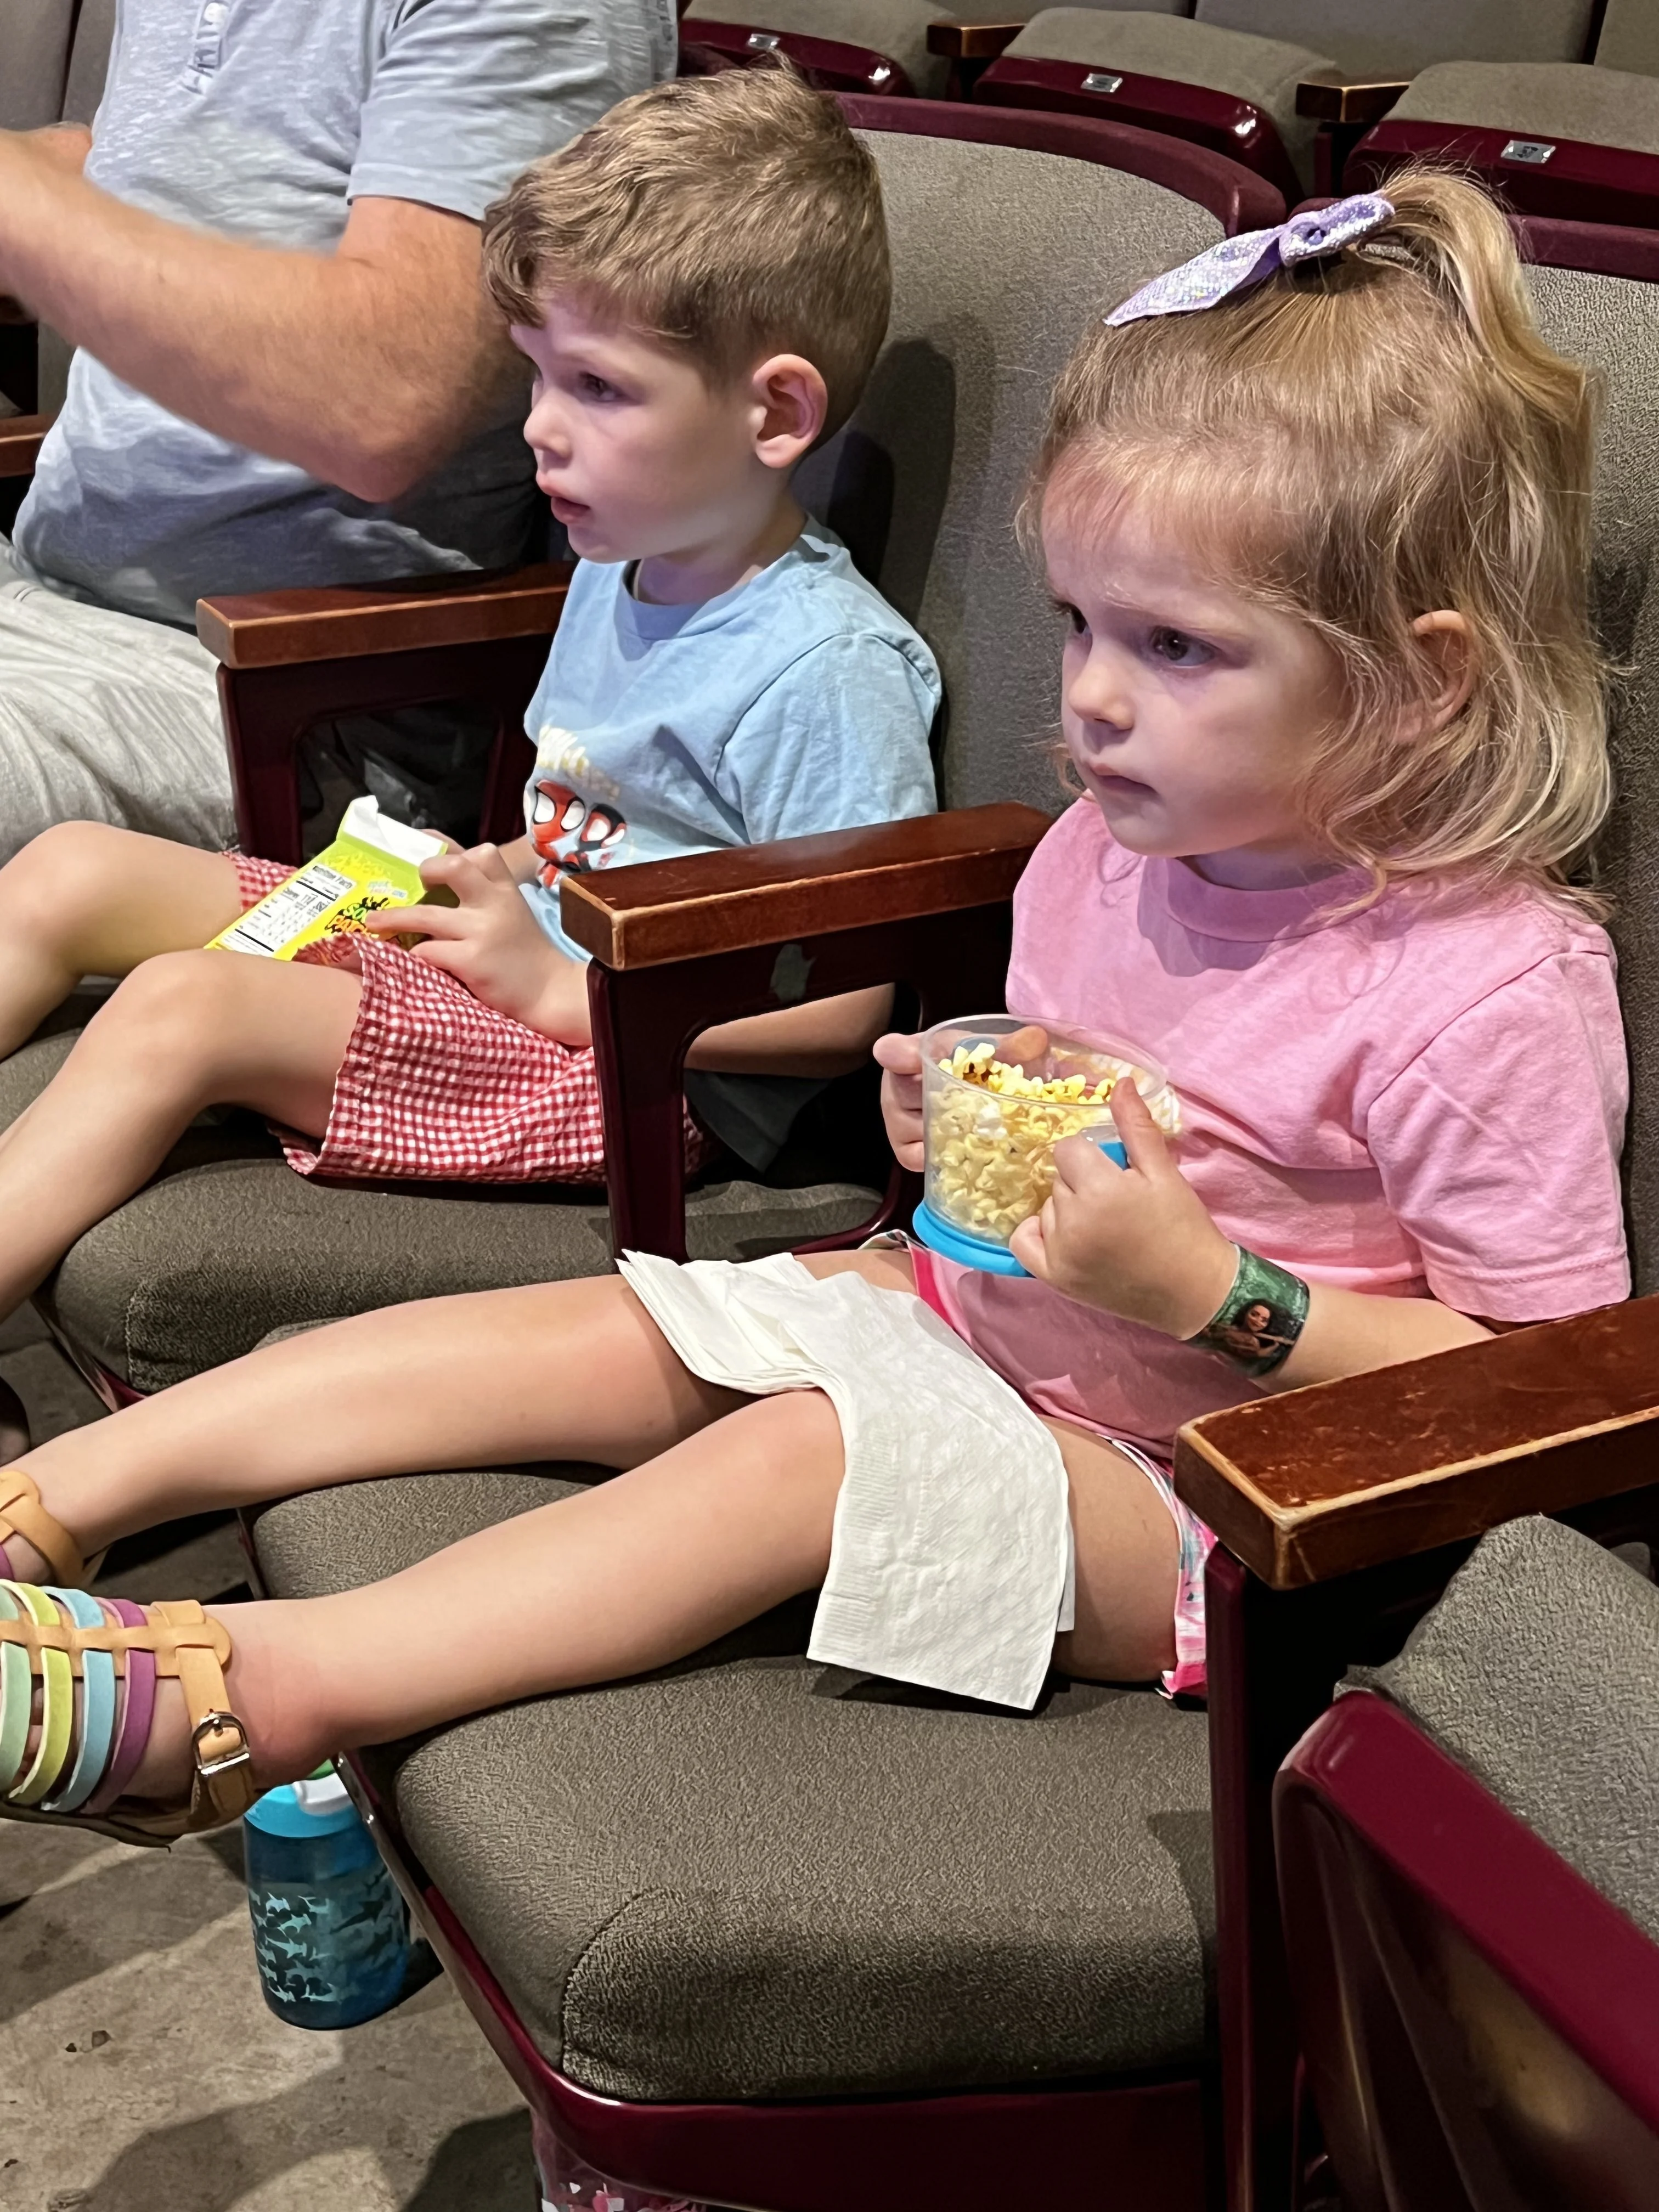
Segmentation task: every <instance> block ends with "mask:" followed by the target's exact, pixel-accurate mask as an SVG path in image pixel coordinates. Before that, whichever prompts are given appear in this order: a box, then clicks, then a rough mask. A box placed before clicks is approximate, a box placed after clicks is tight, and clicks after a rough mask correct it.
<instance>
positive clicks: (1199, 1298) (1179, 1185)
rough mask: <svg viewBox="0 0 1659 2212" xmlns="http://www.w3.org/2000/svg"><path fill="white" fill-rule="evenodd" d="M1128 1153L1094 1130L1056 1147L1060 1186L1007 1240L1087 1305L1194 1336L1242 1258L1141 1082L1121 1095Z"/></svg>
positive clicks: (1048, 1279)
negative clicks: (1175, 1150)
mask: <svg viewBox="0 0 1659 2212" xmlns="http://www.w3.org/2000/svg"><path fill="white" fill-rule="evenodd" d="M1112 1119H1113V1120H1114V1121H1115V1122H1116V1124H1117V1132H1118V1135H1119V1136H1120V1137H1121V1139H1122V1140H1123V1148H1124V1150H1125V1152H1127V1154H1128V1155H1129V1164H1128V1166H1127V1168H1121V1167H1119V1166H1117V1165H1116V1164H1115V1163H1114V1162H1113V1161H1111V1160H1109V1159H1108V1158H1107V1157H1106V1155H1105V1153H1104V1152H1102V1151H1101V1150H1100V1147H1099V1146H1097V1144H1096V1143H1095V1142H1094V1141H1093V1139H1091V1138H1089V1137H1086V1136H1079V1137H1067V1138H1066V1139H1065V1141H1064V1142H1063V1143H1061V1144H1058V1145H1056V1146H1054V1189H1053V1191H1052V1192H1051V1193H1050V1194H1049V1197H1048V1202H1047V1204H1046V1205H1045V1206H1043V1209H1042V1212H1041V1213H1039V1214H1036V1215H1034V1216H1033V1217H1032V1218H1031V1219H1030V1220H1029V1221H1022V1222H1021V1223H1020V1225H1019V1226H1018V1229H1016V1230H1015V1231H1014V1233H1013V1235H1012V1237H1010V1239H1009V1240H1008V1249H1009V1250H1010V1251H1011V1252H1012V1254H1013V1255H1014V1257H1015V1258H1016V1259H1017V1260H1018V1261H1019V1262H1020V1264H1021V1265H1022V1266H1023V1267H1025V1268H1026V1269H1027V1270H1028V1271H1029V1272H1030V1273H1031V1274H1033V1275H1035V1276H1036V1278H1037V1279H1038V1281H1039V1282H1044V1283H1048V1285H1051V1287H1052V1288H1054V1290H1056V1291H1060V1294H1061V1295H1062V1296H1063V1297H1068V1298H1076V1299H1077V1300H1078V1301H1079V1303H1080V1304H1084V1305H1088V1306H1098V1307H1100V1308H1101V1309H1102V1310H1103V1311H1104V1312H1106V1313H1113V1314H1120V1315H1121V1316H1122V1317H1123V1318H1124V1320H1126V1321H1138V1322H1145V1323H1146V1325H1147V1327H1148V1328H1156V1329H1160V1330H1162V1331H1163V1333H1164V1334H1165V1335H1166V1336H1175V1337H1188V1336H1195V1335H1196V1334H1198V1332H1199V1330H1200V1329H1201V1328H1203V1326H1204V1324H1205V1322H1206V1321H1208V1320H1209V1318H1210V1316H1211V1315H1212V1314H1213V1313H1214V1312H1215V1310H1216V1309H1217V1308H1218V1306H1219V1305H1220V1304H1221V1302H1222V1300H1223V1299H1224V1298H1225V1297H1226V1295H1227V1293H1228V1291H1230V1290H1231V1287H1232V1281H1233V1273H1234V1269H1235V1268H1236V1267H1237V1260H1238V1255H1237V1252H1236V1251H1235V1250H1234V1249H1233V1247H1232V1245H1231V1244H1230V1243H1228V1241H1227V1239H1226V1238H1225V1237H1224V1236H1223V1235H1222V1233H1221V1231H1219V1230H1218V1228H1217V1227H1216V1225H1215V1224H1214V1222H1213V1221H1212V1220H1211V1218H1210V1216H1209V1214H1208V1212H1206V1209H1205V1206H1204V1202H1203V1200H1201V1199H1200V1197H1199V1195H1198V1194H1197V1192H1196V1191H1194V1189H1193V1188H1192V1186H1191V1184H1190V1183H1188V1182H1187V1180H1186V1178H1185V1177H1184V1176H1182V1172H1181V1170H1180V1169H1179V1168H1178V1167H1176V1164H1175V1158H1174V1156H1173V1155H1172V1153H1171V1152H1170V1146H1169V1143H1168V1141H1167V1139H1165V1137H1164V1133H1163V1131H1162V1130H1161V1129H1160V1128H1159V1127H1158V1124H1157V1122H1156V1121H1153V1119H1152V1115H1151V1114H1150V1112H1149V1111H1148V1110H1147V1107H1146V1100H1145V1099H1144V1098H1142V1097H1141V1095H1140V1093H1139V1091H1137V1090H1136V1089H1135V1086H1134V1085H1133V1083H1130V1082H1127V1081H1126V1082H1122V1083H1120V1084H1119V1085H1117V1087H1116V1089H1115V1091H1113V1093H1112Z"/></svg>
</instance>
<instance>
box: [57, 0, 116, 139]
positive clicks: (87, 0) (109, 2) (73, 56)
mask: <svg viewBox="0 0 1659 2212" xmlns="http://www.w3.org/2000/svg"><path fill="white" fill-rule="evenodd" d="M115 5H116V0H78V4H77V7H76V17H75V36H74V38H73V39H72V40H70V52H69V69H68V71H67V74H66V76H65V79H64V122H65V123H90V122H91V120H92V118H93V117H94V115H95V114H96V113H97V112H98V103H99V101H100V100H101V99H102V98H103V96H104V79H105V78H106V76H108V74H109V56H110V48H111V47H112V46H113V45H114V43H115Z"/></svg>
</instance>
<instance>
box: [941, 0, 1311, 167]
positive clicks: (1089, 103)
mask: <svg viewBox="0 0 1659 2212" xmlns="http://www.w3.org/2000/svg"><path fill="white" fill-rule="evenodd" d="M1060 64H1065V65H1066V66H1065V68H1064V69H1063V70H1062V69H1061V68H1060V66H1058V65H1060ZM1338 74H1339V71H1338V68H1337V64H1336V63H1335V62H1334V59H1333V58H1331V56H1330V55H1329V54H1328V52H1322V51H1320V50H1318V49H1316V48H1314V47H1311V46H1299V45H1293V44H1291V43H1290V42H1288V41H1287V40H1282V39H1273V38H1264V37H1259V36H1255V35H1250V34H1247V33H1243V32H1241V31H1236V30H1231V29H1227V28H1225V27H1223V26H1221V25H1218V24H1216V23H1212V22H1207V21H1196V20H1193V21H1189V20H1188V18H1187V17H1185V16H1183V15H1173V14H1153V13H1150V12H1148V11H1146V10H1144V9H1124V10H1120V9H1099V8H1048V9H1044V10H1043V11H1042V14H1041V15H1034V16H1033V17H1032V18H1031V20H1030V22H1029V23H1027V25H1026V26H1025V27H1024V30H1023V31H1021V32H1020V33H1018V35H1017V36H1016V37H1015V38H1014V39H1013V40H1012V41H1011V42H1010V44H1009V45H1008V46H1007V47H1006V49H1005V51H1004V52H1003V54H1002V57H1001V58H1000V60H998V61H996V62H994V64H992V65H991V67H990V68H989V69H988V70H987V71H986V72H985V74H984V76H982V77H981V79H980V81H979V85H978V88H977V90H976V93H975V98H977V99H980V100H989V101H996V102H998V103H1002V102H1004V101H1006V103H1007V104H1008V105H1010V106H1057V107H1058V106H1069V107H1072V108H1073V109H1074V110H1075V111H1077V112H1089V111H1091V110H1093V111H1095V112H1100V113H1109V114H1113V115H1118V116H1121V118H1122V119H1123V121H1124V122H1126V123H1133V124H1137V125H1140V126H1141V127H1142V128H1143V129H1152V130H1159V129H1171V130H1176V131H1177V133H1178V135H1179V136H1181V137H1192V138H1193V139H1194V140H1195V141H1196V142H1197V143H1200V144H1202V145H1211V146H1214V147H1216V148H1217V149H1218V150H1219V149H1222V148H1224V147H1225V148H1226V149H1228V150H1229V151H1231V153H1232V154H1233V155H1234V157H1235V158H1236V159H1243V160H1246V161H1250V162H1251V164H1252V166H1253V167H1258V168H1260V169H1261V173H1262V174H1263V175H1264V176H1266V177H1267V179H1269V181H1270V182H1271V183H1273V184H1274V185H1277V186H1278V187H1279V190H1280V191H1283V192H1284V193H1285V196H1286V197H1287V198H1291V199H1294V198H1295V197H1297V195H1298V192H1299V191H1305V190H1310V189H1311V186H1312V181H1313V144H1314V134H1315V131H1316V127H1317V126H1316V125H1315V124H1314V123H1313V122H1312V121H1311V120H1308V119H1304V118H1302V117H1300V116H1298V114H1297V107H1296V94H1297V85H1298V84H1300V83H1302V82H1305V81H1308V80H1311V79H1314V78H1322V77H1327V78H1332V79H1334V78H1335V77H1336V76H1337V75H1338ZM1114 79H1115V80H1116V82H1115V83H1114V82H1112V80H1114Z"/></svg>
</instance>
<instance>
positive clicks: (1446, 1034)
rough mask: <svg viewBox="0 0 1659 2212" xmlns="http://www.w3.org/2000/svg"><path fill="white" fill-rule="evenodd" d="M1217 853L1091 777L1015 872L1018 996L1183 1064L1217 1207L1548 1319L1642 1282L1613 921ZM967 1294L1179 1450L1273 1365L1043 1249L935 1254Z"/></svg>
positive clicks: (1367, 1279) (1183, 1147)
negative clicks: (1632, 1223)
mask: <svg viewBox="0 0 1659 2212" xmlns="http://www.w3.org/2000/svg"><path fill="white" fill-rule="evenodd" d="M1359 887H1360V886H1359V884H1358V881H1357V879H1355V878H1342V879H1340V880H1333V879H1329V878H1328V879H1327V880H1326V881H1324V882H1323V883H1321V884H1314V885H1310V886H1308V887H1306V888H1304V889H1299V890H1273V891H1241V890H1227V889H1225V888H1224V887H1222V886H1220V885H1218V884H1211V883H1206V881H1205V880H1204V878H1202V877H1201V876H1200V875H1198V874H1197V873H1196V872H1194V870H1193V869H1192V868H1190V867H1188V866H1186V865H1185V864H1184V863H1183V862H1182V861H1179V860H1146V859H1143V858H1142V857H1141V856H1140V855H1139V854H1134V853H1130V852H1128V851H1127V850H1125V848H1123V847H1121V846H1120V845H1118V844H1116V843H1115V842H1114V840H1113V838H1112V836H1111V833H1110V831H1109V829H1108V828H1107V826H1106V823H1105V820H1104V818H1103V816H1102V814H1101V812H1100V810H1099V808H1098V807H1097V806H1096V805H1095V804H1094V802H1093V801H1092V800H1091V799H1080V800H1079V802H1078V804H1077V805H1074V806H1073V807H1072V808H1071V809H1070V810H1069V811H1068V812H1066V814H1064V815H1062V816H1061V817H1060V820H1059V821H1058V822H1057V823H1055V824H1054V828H1053V829H1051V830H1050V831H1049V832H1048V835H1047V836H1045V837H1044V839H1043V840H1042V843H1041V845H1039V846H1038V848H1037V849H1036V854H1034V855H1033V857H1032V860H1031V862H1030V866H1029V867H1028V868H1027V869H1026V872H1025V874H1024V878H1023V879H1022V881H1021V883H1020V885H1019V888H1018V891H1017V892H1016V893H1015V896H1014V943H1013V954H1012V959H1011V961H1010V963H1009V969H1008V1006H1009V1007H1010V1009H1011V1010H1012V1012H1016V1013H1020V1014H1025V1015H1029V1016H1030V1017H1032V1018H1036V1019H1038V1020H1041V1021H1043V1022H1047V1023H1048V1024H1052V1025H1053V1026H1054V1027H1055V1028H1057V1029H1065V1028H1067V1027H1071V1028H1080V1029H1087V1030H1099V1031H1103V1033H1104V1034H1105V1035H1106V1036H1109V1037H1112V1038H1115V1039H1117V1040H1119V1041H1121V1042H1123V1043H1125V1044H1127V1045H1139V1046H1140V1047H1141V1048H1143V1049H1144V1050H1145V1051H1146V1052H1147V1053H1149V1054H1151V1055H1152V1057H1153V1058H1154V1059H1156V1060H1161V1061H1162V1062H1163V1064H1164V1067H1165V1068H1166V1069H1167V1070H1168V1071H1169V1075H1170V1081H1171V1083H1172V1084H1173V1085H1174V1086H1175V1089H1176V1093H1177V1095H1178V1096H1179V1097H1180V1100H1181V1109H1182V1137H1181V1139H1180V1143H1179V1148H1178V1152H1177V1158H1179V1160H1180V1164H1181V1168H1182V1173H1183V1174H1184V1175H1185V1176H1187V1178H1188V1181H1189V1182H1191V1183H1192V1185H1193V1187H1194V1189H1195V1190H1196V1191H1197V1192H1198V1193H1199V1194H1200V1197H1201V1198H1202V1199H1203V1200H1204V1202H1205V1204H1206V1206H1208V1207H1209V1209H1210V1212H1211V1213H1212V1215H1213V1216H1214V1218H1215V1219H1216V1221H1217V1223H1218V1225H1219V1226H1220V1228H1221V1229H1222V1230H1223V1231H1224V1232H1225V1234H1226V1235H1227V1236H1228V1237H1232V1238H1233V1239H1235V1240H1236V1241H1237V1243H1242V1244H1247V1245H1249V1247H1250V1248H1251V1249H1253V1250H1255V1251H1257V1252H1260V1253H1262V1254H1263V1255H1266V1256H1267V1258H1269V1259H1273V1260H1277V1261H1280V1262H1281V1263H1282V1264H1283V1265H1284V1266H1285V1267H1292V1268H1294V1269H1295V1271H1296V1273H1297V1274H1299V1275H1302V1276H1304V1277H1305V1278H1306V1279H1308V1280H1310V1281H1313V1282H1321V1283H1334V1284H1338V1285H1341V1286H1342V1287H1343V1288H1345V1289H1347V1290H1355V1291H1372V1292H1376V1293H1378V1294H1380V1295H1382V1296H1384V1297H1437V1298H1438V1299H1440V1300H1441V1301H1442V1302H1443V1304H1446V1305H1449V1306H1455V1308H1457V1310H1459V1311H1460V1312H1462V1313H1468V1314H1474V1315H1476V1316H1483V1317H1486V1318H1489V1319H1492V1320H1495V1321H1507V1322H1525V1321H1545V1320H1550V1319H1553V1318H1555V1317H1557V1316H1560V1315H1564V1314H1572V1313H1580V1312H1583V1311H1585V1310H1588V1309H1589V1308H1590V1307H1592V1306H1598V1305H1607V1304H1613V1302H1614V1301H1616V1300H1618V1299H1620V1298H1623V1297H1627V1296H1628V1295H1629V1291H1630V1270H1629V1267H1628V1264H1627V1261H1626V1254H1625V1232H1624V1217H1623V1211H1622V1206H1621V1202H1620V1184H1619V1155H1620V1146H1621V1144H1622V1141H1623V1134H1624V1121H1625V1109H1626V1094H1627V1084H1626V1064H1625V1044H1624V1032H1623V1028H1622V1025H1621V1024H1620V1015H1619V1001H1618V996H1617V993H1616V990H1615V987H1614V962H1613V947H1612V945H1611V944H1610V943H1609V942H1608V939H1607V933H1606V932H1605V931H1603V930H1601V929H1598V928H1597V927H1595V925H1594V924H1593V923H1589V922H1587V921H1582V920H1579V919H1577V917H1575V916H1574V915H1571V913H1569V912H1567V911H1566V910H1565V909H1564V908H1560V907H1558V906H1556V905H1554V904H1553V903H1552V902H1550V901H1548V900H1547V899H1545V898H1544V897H1542V896H1539V895H1537V894H1535V893H1529V892H1524V891H1516V892H1511V893H1506V894H1504V896H1502V897H1501V898H1498V899H1496V900H1492V899H1488V900H1486V901H1484V902H1474V901H1466V902H1451V901H1449V900H1439V901H1437V900H1435V899H1433V898H1431V897H1428V896H1425V895H1424V894H1423V893H1421V892H1420V891H1417V890H1410V889H1402V890H1396V891H1394V892H1391V893H1389V894H1388V895H1387V896H1384V897H1383V899H1382V900H1381V901H1380V902H1378V903H1377V904H1376V906H1375V907H1372V908H1369V909H1367V910H1366V911H1364V912H1363V913H1359V914H1357V915H1348V916H1346V918H1343V919H1341V920H1338V921H1323V920H1322V915H1324V914H1325V913H1326V912H1328V910H1329V909H1330V908H1333V907H1336V906H1340V905H1341V904H1342V903H1343V902H1344V900H1345V899H1346V898H1349V897H1352V896H1355V895H1356V892H1357V890H1358V888H1359ZM928 1260H929V1261H930V1262H931V1267H928V1268H927V1272H928V1273H931V1276H932V1282H931V1284H929V1285H927V1287H928V1288H930V1289H931V1290H932V1291H933V1294H934V1296H933V1303H936V1304H938V1305H939V1309H940V1310H941V1311H942V1312H943V1314H944V1315H945V1318H946V1319H947V1320H948V1321H950V1322H951V1325H952V1326H953V1327H954V1328H957V1330H958V1331H959V1333H960V1334H962V1335H963V1336H964V1337H965V1338H966V1339H967V1340H968V1341H969V1343H970V1344H971V1345H972V1346H973V1347H974V1348H975V1351H976V1352H978V1353H979V1354H980V1356H981V1358H984V1359H985V1360H986V1361H987V1362H988V1364H990V1365H991V1366H993V1367H994V1368H995V1369H996V1370H998V1372H999V1373H1000V1374H1002V1375H1003V1376H1006V1378H1007V1379H1008V1380H1009V1381H1010V1382H1011V1383H1014V1384H1015V1386H1016V1387H1017V1388H1018V1389H1019V1390H1020V1392H1021V1393H1022V1395H1024V1397H1025V1398H1026V1399H1028V1400H1029V1401H1030V1402H1031V1403H1032V1404H1033V1405H1035V1406H1036V1407H1038V1408H1039V1409H1040V1410H1041V1411H1042V1412H1045V1413H1052V1414H1054V1415H1056V1416H1058V1417H1059V1418H1060V1419H1066V1420H1072V1421H1078V1422H1081V1423H1082V1424H1084V1425H1086V1426H1088V1427H1091V1428H1095V1429H1098V1430H1102V1431H1104V1432H1105V1433H1106V1434H1108V1435H1109V1436H1114V1437H1123V1438H1125V1439H1127V1441H1129V1442H1131V1443H1138V1444H1139V1445H1141V1446H1143V1447H1144V1448H1145V1449H1148V1450H1151V1451H1153V1452H1156V1453H1159V1454H1167V1453H1168V1452H1169V1451H1170V1448H1171V1445H1172V1443H1173V1439H1174V1437H1175V1432H1176V1429H1177V1428H1178V1427H1179V1426H1180V1425H1181V1424H1182V1422H1183V1421H1187V1420H1190V1419H1193V1418H1194V1416H1195V1415H1197V1414H1200V1413H1208V1412H1211V1411H1212V1410H1214V1409H1215V1408H1217V1407H1222V1406H1230V1405H1236V1404H1237V1402H1238V1401H1239V1400H1240V1399H1241V1398H1242V1397H1245V1396H1248V1395H1251V1394H1252V1393H1253V1392H1254V1390H1255V1388H1256V1386H1255V1384H1253V1383H1250V1382H1249V1381H1248V1380H1247V1379H1246V1378H1245V1377H1243V1376H1241V1375H1240V1374H1238V1373H1237V1370H1234V1369H1232V1368H1230V1367H1228V1366H1225V1365H1224V1364H1222V1362H1220V1361H1219V1360H1218V1359H1217V1358H1214V1356H1213V1355H1212V1354H1211V1353H1208V1352H1198V1351H1194V1349H1192V1347H1190V1346H1187V1345H1184V1344H1179V1343H1176V1341H1174V1340H1172V1339H1170V1338H1169V1337H1166V1336H1161V1335H1159V1334H1156V1333H1155V1332H1154V1331H1152V1330H1151V1329H1148V1328H1143V1327H1141V1326H1140V1325H1139V1323H1136V1322H1125V1321H1120V1320H1118V1319H1116V1318H1115V1316H1112V1315H1109V1314H1103V1313H1100V1312H1098V1311H1097V1310H1095V1309H1094V1308H1092V1307H1090V1306H1084V1305H1079V1304H1074V1303H1073V1301H1072V1300H1070V1299H1068V1298H1063V1297H1060V1295H1059V1294H1058V1293H1057V1292H1056V1291H1051V1290H1049V1289H1048V1288H1047V1286H1046V1285H1043V1284H1042V1283H1039V1282H1036V1281H1034V1280H1031V1279H1021V1278H1018V1277H1014V1278H1011V1277H1008V1276H1002V1275H990V1274H986V1273H982V1272H981V1271H978V1270H975V1269H972V1268H968V1267H960V1266H958V1265H957V1264H956V1263H955V1262H952V1261H946V1260H943V1259H941V1258H939V1256H938V1255H928Z"/></svg>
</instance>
